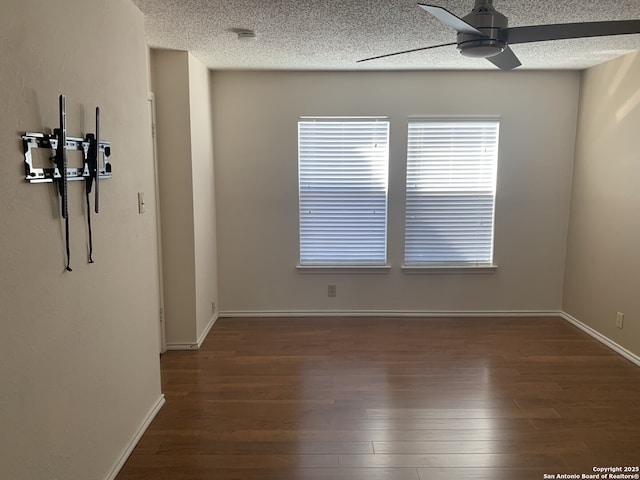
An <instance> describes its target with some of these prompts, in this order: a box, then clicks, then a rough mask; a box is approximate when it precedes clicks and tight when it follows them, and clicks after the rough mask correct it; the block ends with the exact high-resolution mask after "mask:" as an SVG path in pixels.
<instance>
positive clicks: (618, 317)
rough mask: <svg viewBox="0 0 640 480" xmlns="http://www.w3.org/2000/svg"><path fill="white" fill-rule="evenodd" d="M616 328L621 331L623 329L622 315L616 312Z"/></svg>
mask: <svg viewBox="0 0 640 480" xmlns="http://www.w3.org/2000/svg"><path fill="white" fill-rule="evenodd" d="M616 327H618V328H619V329H622V328H623V327H624V313H621V312H618V313H617V315H616Z"/></svg>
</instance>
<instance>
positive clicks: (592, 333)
mask: <svg viewBox="0 0 640 480" xmlns="http://www.w3.org/2000/svg"><path fill="white" fill-rule="evenodd" d="M560 316H561V317H562V318H564V319H565V320H566V321H567V322H569V323H571V324H572V325H575V326H576V327H578V328H579V329H580V330H582V331H583V332H585V333H586V334H587V335H590V336H591V337H593V338H595V339H596V340H598V341H599V342H600V343H602V344H604V345H606V346H607V347H609V348H610V349H611V350H613V351H614V352H616V353H618V354H619V355H622V356H623V357H624V358H626V359H627V360H629V361H630V362H632V363H635V364H636V365H638V366H639V367H640V357H639V356H638V355H636V354H635V353H633V352H630V351H629V350H627V349H626V348H624V347H623V346H622V345H619V344H618V343H616V342H614V341H613V340H611V339H610V338H608V337H605V336H604V335H603V334H601V333H600V332H598V331H597V330H594V329H593V328H591V327H590V326H589V325H586V324H584V323H582V322H581V321H580V320H578V319H577V318H575V317H572V316H571V315H569V314H568V313H566V312H562V313H561V315H560Z"/></svg>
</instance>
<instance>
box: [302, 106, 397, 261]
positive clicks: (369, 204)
mask: <svg viewBox="0 0 640 480" xmlns="http://www.w3.org/2000/svg"><path fill="white" fill-rule="evenodd" d="M388 164H389V122H388V121H387V120H386V119H384V118H382V119H380V118H378V119H371V118H368V119H346V118H338V119H336V118H334V119H322V118H315V119H301V120H300V121H299V122H298V177H299V178H298V180H299V183H298V185H299V201H300V205H299V209H300V265H302V266H304V265H323V266H325V265H326V266H331V265H337V266H340V265H349V266H351V265H353V266H358V265H384V264H385V263H386V257H387V182H388Z"/></svg>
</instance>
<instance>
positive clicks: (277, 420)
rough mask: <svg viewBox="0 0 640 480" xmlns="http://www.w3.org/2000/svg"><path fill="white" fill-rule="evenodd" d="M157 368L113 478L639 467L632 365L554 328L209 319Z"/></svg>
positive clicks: (397, 476)
mask: <svg viewBox="0 0 640 480" xmlns="http://www.w3.org/2000/svg"><path fill="white" fill-rule="evenodd" d="M161 366H162V383H163V391H164V393H165V395H166V399H167V403H166V405H165V406H164V408H163V409H162V410H161V411H160V413H159V414H158V416H157V417H156V419H155V420H154V422H153V423H152V424H151V426H150V427H149V429H148V430H147V432H146V433H145V435H144V436H143V438H142V440H141V441H140V443H139V444H138V446H137V447H136V449H135V451H134V452H133V454H132V455H131V457H130V458H129V460H128V462H127V463H126V465H125V466H124V468H123V469H122V471H121V472H120V474H119V476H118V477H117V479H118V480H133V479H136V480H144V479H154V480H168V479H171V480H174V479H175V480H204V479H212V480H213V479H216V480H328V479H335V480H365V479H366V480H445V479H446V480H468V479H491V480H528V479H536V480H539V479H543V478H544V477H543V475H544V474H549V475H557V474H559V473H568V474H579V475H582V474H593V473H594V472H593V467H608V466H614V467H615V466H621V467H623V466H637V465H640V401H639V399H640V368H639V367H637V366H635V365H634V364H632V363H630V362H629V361H627V360H625V359H624V358H622V357H620V356H618V355H617V354H616V353H614V352H612V351H611V350H609V349H608V348H606V347H605V346H603V345H601V344H600V343H598V342H597V341H595V340H594V339H592V338H591V337H589V336H587V335H585V334H584V333H582V332H581V331H580V330H578V329H576V328H575V327H573V326H572V325H570V324H568V323H566V322H565V321H564V320H561V319H555V318H532V319H517V318H516V319H504V318H503V319H495V318H494V319H488V318H484V319H483V318H473V319H457V318H456V319H433V318H428V319H406V318H300V319H275V318H255V319H225V318H221V319H219V320H218V322H217V323H216V325H215V326H214V327H213V329H212V330H211V333H210V334H209V336H208V338H207V340H206V341H205V343H204V345H203V347H202V349H201V350H200V351H197V352H168V353H167V354H166V355H164V356H163V357H162V360H161ZM547 478H550V477H547Z"/></svg>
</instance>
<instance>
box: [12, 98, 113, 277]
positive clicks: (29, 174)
mask: <svg viewBox="0 0 640 480" xmlns="http://www.w3.org/2000/svg"><path fill="white" fill-rule="evenodd" d="M59 101H60V128H56V129H54V131H53V135H51V134H47V133H33V132H26V133H25V134H24V135H22V145H23V150H24V164H25V170H26V177H25V178H26V180H27V181H28V182H29V183H52V182H55V183H57V184H58V192H59V193H60V203H61V215H62V218H64V220H65V235H66V248H67V266H66V268H67V270H68V271H71V268H70V266H69V263H70V251H69V215H68V213H69V212H68V202H67V182H69V181H77V180H84V181H85V192H86V198H87V224H88V227H89V263H93V258H92V254H93V240H92V234H91V213H90V211H91V207H90V201H89V194H90V193H91V191H92V188H93V185H94V183H95V188H93V191H94V195H95V198H94V204H95V212H96V213H99V199H98V195H99V190H98V185H99V180H100V179H107V178H111V163H110V162H109V157H110V155H111V143H110V142H108V141H106V140H100V137H99V128H100V109H99V108H96V134H95V135H94V134H91V133H88V134H87V135H86V136H85V138H79V137H68V136H67V134H66V133H67V132H66V97H65V96H64V95H60V99H59ZM36 148H45V149H50V150H52V151H53V156H52V157H50V160H51V161H52V162H53V166H51V167H36V166H34V162H33V154H32V151H33V149H36ZM69 150H79V151H80V152H82V167H81V168H78V167H69V166H68V165H67V151H69ZM100 153H102V164H101V162H100Z"/></svg>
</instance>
